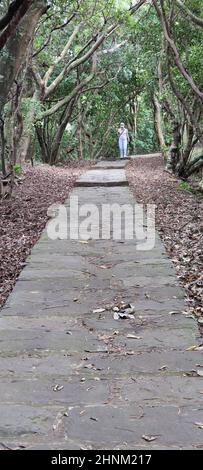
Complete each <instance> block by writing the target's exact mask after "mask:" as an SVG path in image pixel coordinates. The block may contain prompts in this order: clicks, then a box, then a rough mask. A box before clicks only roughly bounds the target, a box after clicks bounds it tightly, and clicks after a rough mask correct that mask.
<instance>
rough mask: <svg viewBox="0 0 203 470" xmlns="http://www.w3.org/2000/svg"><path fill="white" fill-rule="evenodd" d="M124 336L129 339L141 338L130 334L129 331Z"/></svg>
mask: <svg viewBox="0 0 203 470" xmlns="http://www.w3.org/2000/svg"><path fill="white" fill-rule="evenodd" d="M126 338H130V339H142V337H141V336H135V335H132V334H131V333H129V334H128V335H127V336H126Z"/></svg>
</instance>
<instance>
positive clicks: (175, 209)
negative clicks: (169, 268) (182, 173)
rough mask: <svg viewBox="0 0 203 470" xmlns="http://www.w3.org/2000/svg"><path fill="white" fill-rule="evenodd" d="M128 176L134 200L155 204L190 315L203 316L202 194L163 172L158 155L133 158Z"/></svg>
mask: <svg viewBox="0 0 203 470" xmlns="http://www.w3.org/2000/svg"><path fill="white" fill-rule="evenodd" d="M128 178H129V182H130V185H131V188H132V189H133V192H134V195H135V197H136V200H137V202H139V203H143V204H155V205H156V225H157V230H158V231H159V234H160V236H161V239H162V241H163V242H164V245H165V247H166V250H167V252H168V254H169V256H170V257H171V258H172V261H173V263H174V265H175V268H176V272H177V275H178V278H179V280H180V282H181V284H182V286H183V287H184V288H185V290H186V295H187V302H188V308H189V311H191V314H193V313H195V314H196V315H197V316H201V315H203V250H202V248H203V196H202V195H201V194H200V193H198V194H197V193H196V194H194V193H192V192H191V191H190V190H188V189H187V188H188V187H189V185H187V183H186V184H185V183H182V182H181V181H180V180H179V179H177V178H176V177H175V176H172V175H170V174H169V173H168V172H166V171H164V165H163V159H162V158H161V157H160V156H157V157H155V156H151V157H150V156H148V158H146V157H144V156H143V157H136V158H135V159H133V160H132V161H131V162H130V163H129V165H128Z"/></svg>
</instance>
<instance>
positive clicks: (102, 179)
mask: <svg viewBox="0 0 203 470" xmlns="http://www.w3.org/2000/svg"><path fill="white" fill-rule="evenodd" d="M127 185H128V181H127V177H126V174H125V171H124V170H123V169H122V167H121V169H117V170H115V169H114V168H112V167H110V168H106V169H103V168H102V169H96V170H95V169H94V168H93V169H92V170H89V171H87V172H86V173H85V174H84V175H82V176H80V178H78V180H77V186H127Z"/></svg>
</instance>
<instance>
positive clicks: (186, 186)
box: [177, 181, 193, 191]
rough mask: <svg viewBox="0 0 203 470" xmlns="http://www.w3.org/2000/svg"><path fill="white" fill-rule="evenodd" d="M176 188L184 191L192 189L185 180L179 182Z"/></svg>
mask: <svg viewBox="0 0 203 470" xmlns="http://www.w3.org/2000/svg"><path fill="white" fill-rule="evenodd" d="M177 189H181V190H184V191H193V189H192V187H191V186H190V184H189V183H187V181H182V182H181V183H180V184H179V186H178V188H177Z"/></svg>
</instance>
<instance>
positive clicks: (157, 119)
mask: <svg viewBox="0 0 203 470" xmlns="http://www.w3.org/2000/svg"><path fill="white" fill-rule="evenodd" d="M152 101H153V107H154V127H155V132H156V136H157V140H158V144H159V147H160V149H161V151H162V152H163V153H164V149H165V147H166V144H165V139H164V134H163V129H162V118H161V106H160V103H159V100H158V98H157V96H156V94H155V93H154V95H153V98H152Z"/></svg>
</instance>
